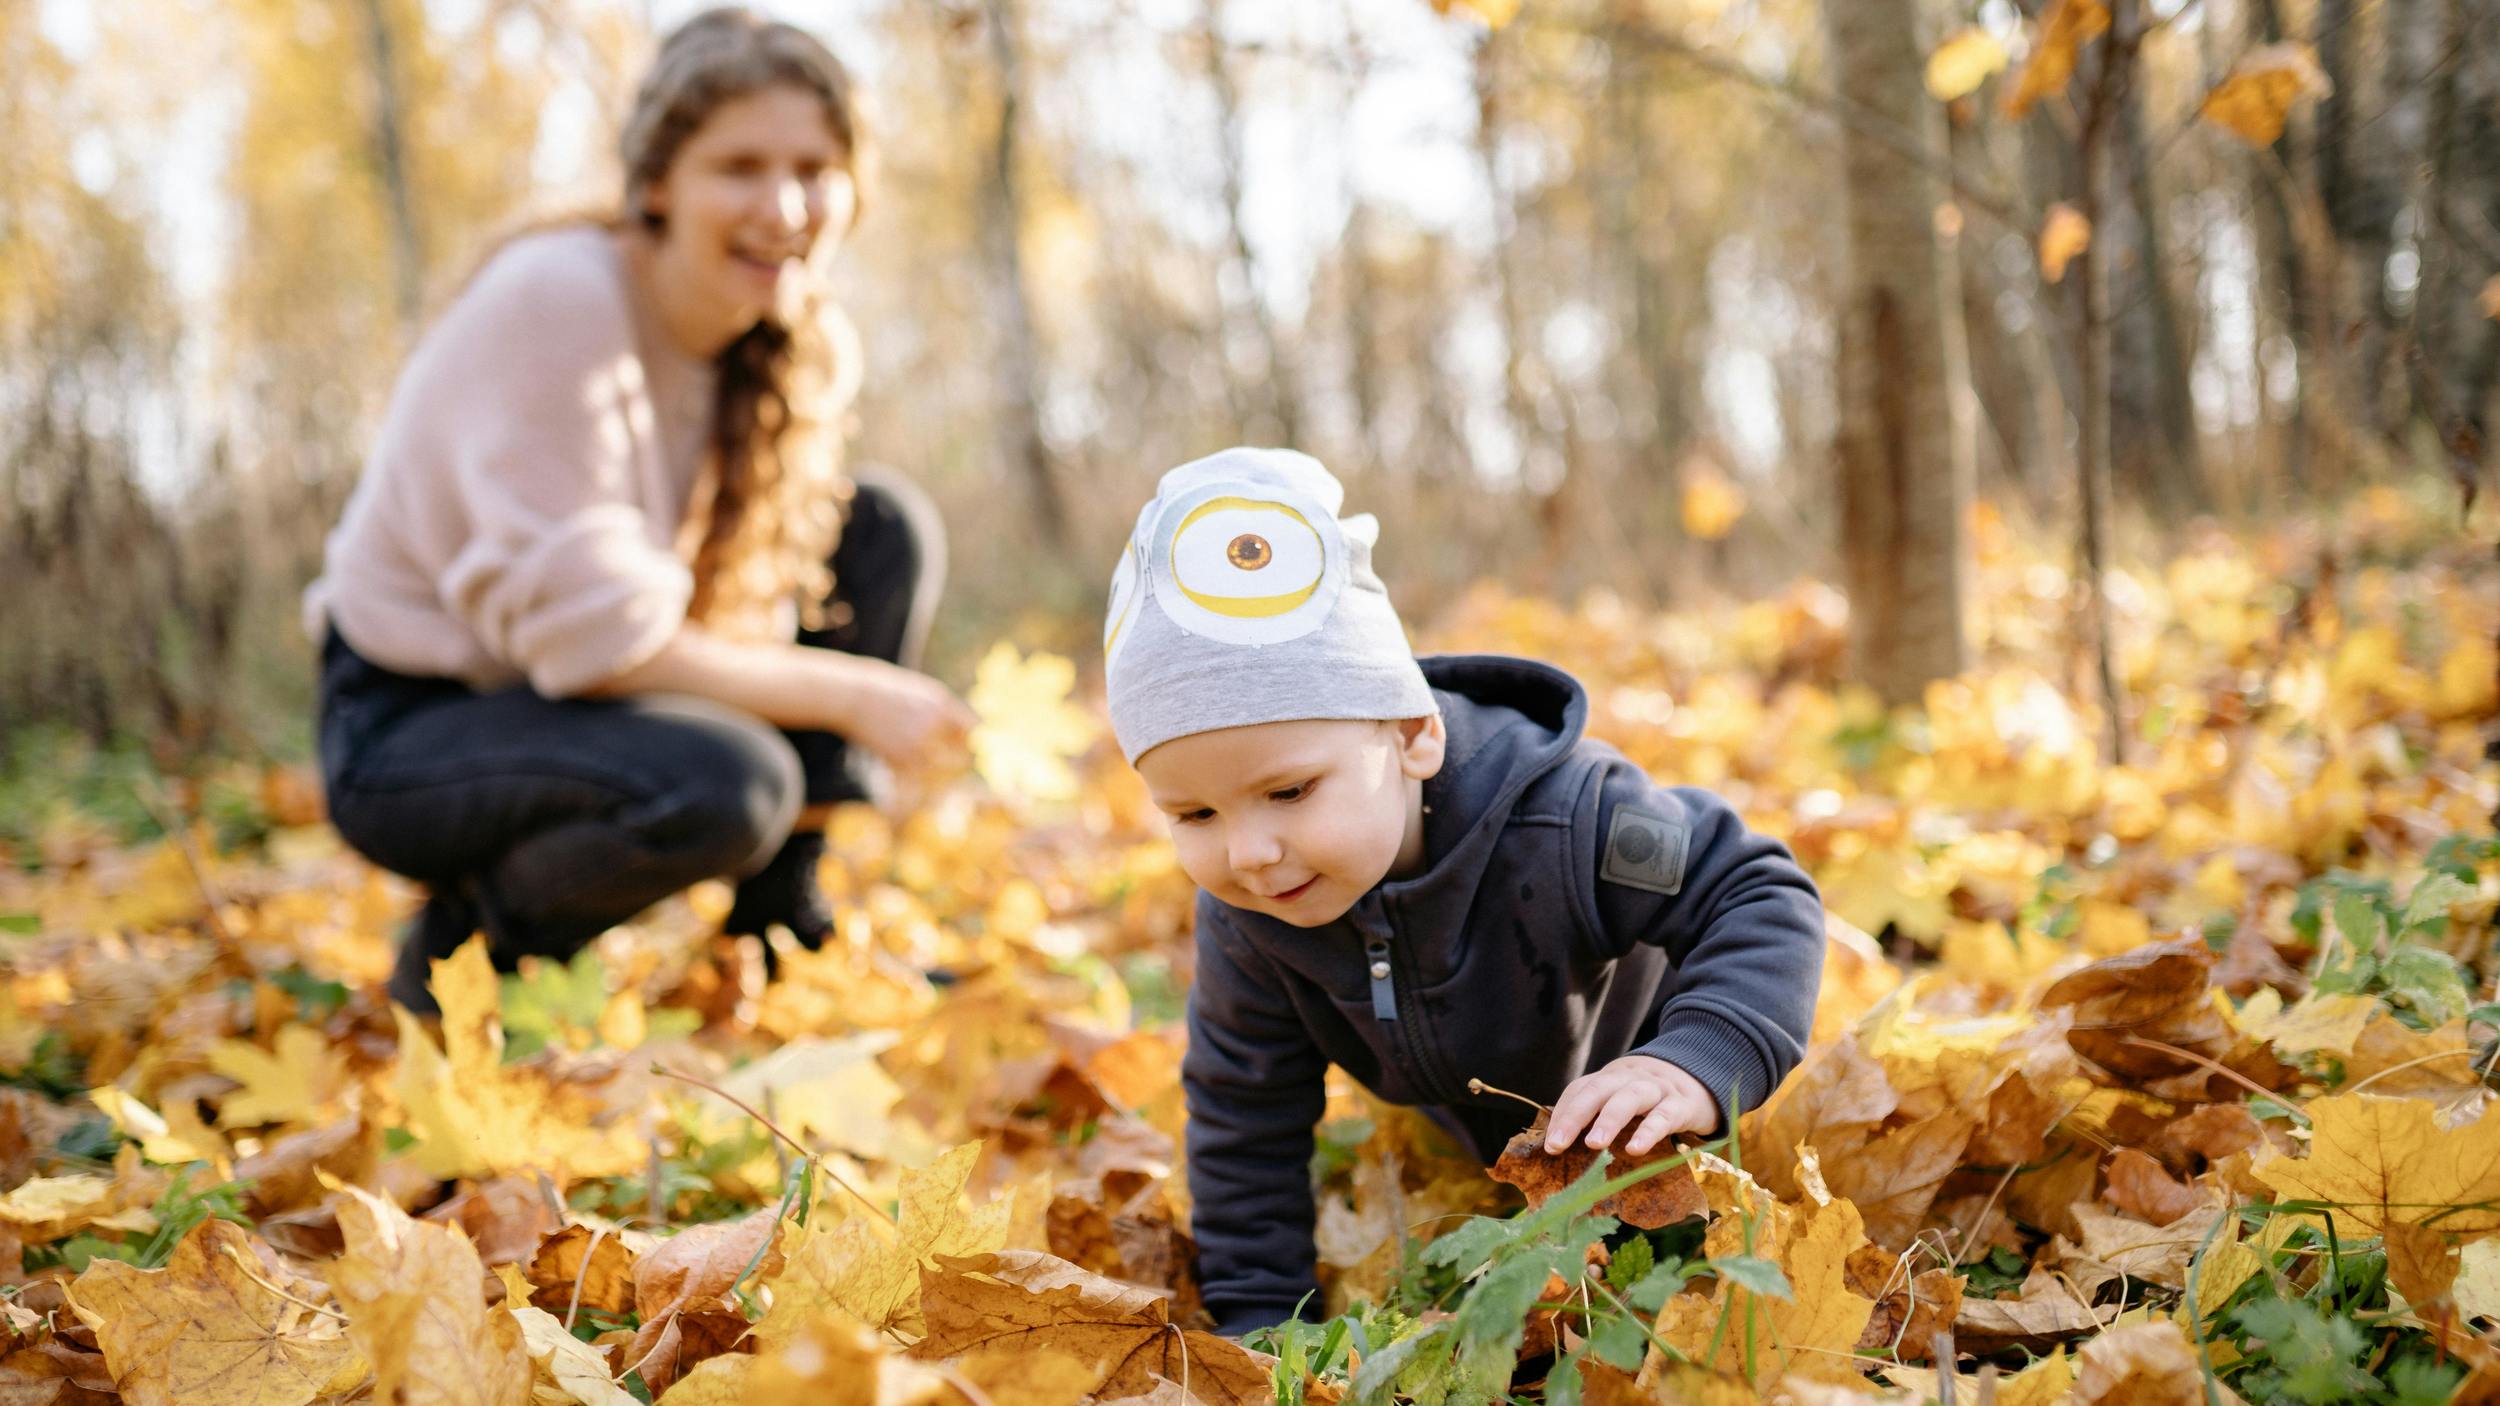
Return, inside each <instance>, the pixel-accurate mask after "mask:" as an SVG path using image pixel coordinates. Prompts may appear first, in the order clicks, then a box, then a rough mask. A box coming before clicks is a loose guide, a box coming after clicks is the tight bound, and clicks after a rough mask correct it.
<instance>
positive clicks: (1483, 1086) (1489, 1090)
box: [1467, 1079, 1554, 1113]
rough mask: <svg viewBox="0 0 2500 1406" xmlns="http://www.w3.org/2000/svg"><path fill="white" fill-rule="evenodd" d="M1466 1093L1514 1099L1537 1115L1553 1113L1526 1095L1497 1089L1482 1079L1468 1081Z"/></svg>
mask: <svg viewBox="0 0 2500 1406" xmlns="http://www.w3.org/2000/svg"><path fill="white" fill-rule="evenodd" d="M1467 1092H1469V1093H1471V1094H1477V1095H1483V1094H1500V1095H1501V1096H1502V1097H1504V1098H1515V1099H1517V1100H1519V1101H1520V1102H1521V1103H1524V1104H1526V1105H1528V1106H1529V1107H1530V1108H1533V1109H1535V1110H1536V1111H1537V1112H1539V1113H1551V1112H1553V1111H1554V1110H1553V1109H1551V1108H1548V1107H1546V1106H1545V1105H1544V1104H1541V1103H1539V1102H1537V1101H1536V1100H1535V1099H1532V1098H1530V1097H1528V1096H1527V1095H1526V1094H1515V1093H1512V1092H1511V1091H1510V1090H1508V1089H1497V1088H1495V1087H1493V1086H1492V1085H1491V1084H1488V1083H1486V1082H1485V1081H1483V1080H1482V1079H1470V1080H1468V1081H1467Z"/></svg>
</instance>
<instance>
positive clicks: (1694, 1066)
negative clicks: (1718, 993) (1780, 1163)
mask: <svg viewBox="0 0 2500 1406" xmlns="http://www.w3.org/2000/svg"><path fill="white" fill-rule="evenodd" d="M1632 1053H1634V1054H1639V1055H1648V1056H1649V1057H1650V1058H1652V1059H1663V1060H1665V1061H1666V1062H1667V1063H1669V1064H1672V1065H1674V1066H1675V1067H1676V1068H1678V1069H1681V1070H1683V1071H1684V1072H1685V1073H1687V1074H1690V1075H1692V1076H1693V1077H1694V1078H1695V1079H1698V1080H1700V1081H1701V1086H1702V1087H1703V1088H1705V1089H1708V1090H1709V1091H1710V1098H1711V1101H1712V1102H1714V1103H1716V1104H1717V1105H1718V1107H1719V1119H1720V1121H1719V1124H1718V1126H1715V1127H1713V1128H1712V1129H1711V1132H1712V1134H1713V1135H1716V1134H1717V1133H1719V1132H1722V1131H1724V1130H1725V1127H1726V1118H1727V1106H1728V1102H1729V1100H1730V1098H1731V1097H1732V1098H1733V1099H1734V1100H1735V1101H1736V1111H1737V1112H1738V1113H1743V1112H1745V1111H1746V1110H1747V1109H1750V1108H1753V1107H1755V1106H1757V1105H1759V1104H1760V1103H1761V1102H1762V1101H1763V1100H1764V1099H1766V1098H1768V1097H1770V1095H1771V1090H1770V1083H1771V1074H1770V1070H1768V1069H1767V1068H1765V1067H1764V1065H1763V1060H1762V1054H1761V1052H1760V1051H1759V1050H1758V1049H1756V1048H1755V1045H1754V1040H1753V1036H1752V1034H1751V1032H1749V1031H1747V1030H1746V1029H1745V1028H1744V1027H1743V1026H1741V1025H1739V1024H1737V1023H1736V1022H1735V1021H1732V1020H1730V1019H1728V1018H1727V1017H1726V1016H1723V1015H1720V1014H1719V1013H1718V1012H1716V1011H1713V1010H1711V1009H1709V1008H1708V1007H1706V1006H1670V1007H1668V1009H1667V1011H1666V1017H1665V1020H1664V1022H1663V1023H1662V1028H1661V1029H1660V1030H1659V1032H1658V1038H1656V1039H1654V1040H1652V1041H1650V1042H1649V1043H1648V1044H1646V1045H1642V1046H1641V1047H1639V1048H1638V1049H1635V1050H1633V1051H1632Z"/></svg>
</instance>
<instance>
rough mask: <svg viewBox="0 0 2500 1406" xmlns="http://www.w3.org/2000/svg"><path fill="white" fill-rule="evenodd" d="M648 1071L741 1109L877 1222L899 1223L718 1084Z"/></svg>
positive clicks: (656, 1067) (658, 1067) (655, 1064)
mask: <svg viewBox="0 0 2500 1406" xmlns="http://www.w3.org/2000/svg"><path fill="white" fill-rule="evenodd" d="M651 1072H652V1073H654V1074H657V1075H659V1076H661V1077H662V1078H665V1079H675V1080H677V1081H678V1082H679V1083H684V1084H692V1085H694V1086H695V1087H696V1088H698V1089H701V1090H703V1091H704V1092H705V1093H708V1094H713V1095H716V1096H718V1097H720V1098H724V1099H727V1100H728V1101H729V1102H731V1103H732V1104H735V1105H737V1107H738V1108H740V1109H742V1110H743V1111H744V1112H745V1113H746V1115H747V1116H748V1117H750V1118H752V1119H754V1120H755V1121H756V1122H758V1123H761V1124H763V1125H764V1129H765V1131H767V1132H769V1133H771V1134H772V1135H773V1136H775V1137H777V1138H780V1139H781V1140H782V1141H783V1142H786V1143H788V1144H790V1145H791V1146H792V1147H794V1148H796V1149H798V1153H799V1155H800V1156H801V1157H804V1158H806V1159H807V1160H808V1161H810V1162H813V1163H815V1164H816V1170H818V1171H820V1172H823V1173H824V1174H825V1177H826V1179H827V1180H829V1181H831V1182H832V1183H833V1184H834V1185H836V1186H838V1187H841V1188H842V1189H843V1190H844V1191H847V1192H849V1193H851V1199H852V1200H854V1201H857V1202H858V1203H859V1204H861V1205H863V1206H866V1207H867V1208H868V1209H869V1210H871V1211H873V1212H875V1213H876V1215H877V1217H878V1219H880V1220H883V1221H885V1222H886V1223H887V1224H889V1225H894V1226H897V1227H899V1226H900V1225H901V1224H902V1222H901V1221H899V1220H897V1219H896V1218H894V1217H893V1216H891V1215H888V1214H886V1211H885V1208H884V1207H882V1206H879V1205H878V1204H877V1203H876V1202H874V1201H871V1200H869V1199H868V1198H867V1197H866V1196H864V1195H862V1194H861V1193H860V1190H859V1188H858V1187H855V1186H853V1185H851V1184H850V1183H849V1182H847V1181H844V1180H843V1179H842V1177H841V1176H840V1174H839V1173H837V1172H835V1171H834V1170H833V1168H831V1167H828V1166H826V1165H825V1161H824V1159H823V1158H821V1157H819V1156H817V1155H816V1154H815V1153H814V1152H811V1151H809V1150H808V1147H807V1144H806V1143H803V1142H801V1141H799V1140H798V1139H797V1138H794V1137H792V1136H790V1135H789V1134H788V1133H787V1132H784V1131H783V1130H782V1127H781V1125H780V1124H778V1123H776V1122H774V1121H773V1120H772V1119H770V1118H767V1117H765V1116H764V1115H763V1114H761V1113H759V1112H757V1111H756V1109H755V1106H754V1105H753V1104H751V1103H748V1102H747V1101H746V1100H745V1099H742V1098H740V1097H738V1096H737V1095H736V1094H733V1093H731V1092H730V1091H729V1090H727V1089H724V1088H722V1087H721V1086H720V1085H718V1084H714V1083H709V1082H706V1081H705V1080H702V1079H698V1078H696V1077H695V1076H693V1075H692V1074H687V1073H683V1072H681V1071H678V1070H675V1069H671V1068H669V1067H668V1066H666V1065H664V1064H661V1063H660V1062H659V1061H657V1060H654V1061H652V1063H651Z"/></svg>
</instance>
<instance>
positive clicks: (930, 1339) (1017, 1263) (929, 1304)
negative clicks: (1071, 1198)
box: [911, 1250, 1854, 1406]
mask: <svg viewBox="0 0 2500 1406" xmlns="http://www.w3.org/2000/svg"><path fill="white" fill-rule="evenodd" d="M939 1263H940V1265H941V1268H939V1269H934V1270H925V1271H923V1272H922V1277H921V1290H920V1297H921V1304H922V1311H923V1313H924V1314H925V1315H926V1317H927V1319H928V1324H929V1335H928V1336H927V1337H925V1338H923V1339H921V1341H920V1342H919V1343H917V1344H916V1345H914V1346H913V1348H912V1350H911V1352H912V1355H913V1356H914V1357H919V1358H923V1359H928V1358H946V1357H954V1356H958V1355H960V1354H963V1353H968V1352H974V1351H979V1350H983V1349H991V1350H1011V1351H1015V1352H1019V1353H1053V1352H1055V1353H1065V1354H1067V1355H1068V1356H1071V1357H1075V1358H1077V1359H1078V1360H1080V1361H1087V1362H1098V1363H1101V1364H1103V1365H1102V1368H1101V1372H1102V1375H1101V1379H1100V1381H1099V1383H1098V1384H1097V1385H1096V1386H1095V1388H1094V1396H1095V1398H1096V1399H1097V1400H1102V1401H1116V1400H1119V1399H1121V1398H1123V1397H1129V1396H1143V1395H1147V1394H1149V1393H1151V1392H1153V1391H1154V1390H1155V1387H1156V1381H1157V1379H1158V1378H1160V1379H1162V1380H1164V1381H1172V1382H1177V1381H1180V1380H1181V1379H1182V1378H1183V1377H1184V1376H1186V1377H1187V1378H1188V1380H1189V1384H1190V1393H1191V1395H1192V1396H1194V1397H1195V1398H1196V1399H1198V1400H1200V1401H1203V1402H1206V1403H1208V1404H1209V1406H1237V1404H1238V1406H1249V1403H1265V1402H1267V1401H1269V1400H1271V1399H1272V1393H1271V1391H1270V1386H1269V1382H1270V1377H1271V1374H1272V1372H1273V1370H1274V1366H1275V1359H1274V1358H1272V1357H1268V1356H1266V1355H1265V1354H1262V1353H1254V1352H1251V1351H1250V1350H1249V1349H1247V1348H1244V1347H1242V1346H1241V1345H1240V1344H1239V1343H1236V1342H1232V1341H1230V1340H1228V1339H1225V1338H1219V1337H1216V1336H1215V1335H1213V1334H1211V1333H1201V1332H1196V1331H1194V1330H1189V1331H1181V1330H1177V1325H1175V1324H1174V1323H1173V1322H1172V1321H1171V1317H1170V1303H1171V1301H1170V1300H1169V1299H1167V1298H1164V1297H1163V1296H1161V1295H1158V1294H1152V1293H1148V1292H1147V1291H1145V1290H1142V1289H1133V1288H1130V1287H1128V1286H1126V1285H1122V1284H1117V1283H1114V1282H1113V1281H1111V1280H1108V1279H1105V1278H1103V1277H1102V1276H1100V1275H1098V1274H1089V1273H1087V1272H1085V1271H1084V1270H1081V1269H1079V1268H1077V1267H1076V1266H1075V1265H1072V1264H1069V1263H1068V1262H1067V1261H1065V1260H1062V1259H1059V1258H1057V1257H1056V1256H1052V1255H1043V1254H1036V1253H1034V1252H1032V1251H1030V1250H1007V1251H1002V1252H1000V1253H997V1254H993V1255H984V1256H978V1257H974V1258H968V1259H963V1258H955V1257H951V1256H950V1257H943V1258H941V1259H940V1261H939ZM1852 1336H1853V1337H1854V1333H1853V1334H1852Z"/></svg>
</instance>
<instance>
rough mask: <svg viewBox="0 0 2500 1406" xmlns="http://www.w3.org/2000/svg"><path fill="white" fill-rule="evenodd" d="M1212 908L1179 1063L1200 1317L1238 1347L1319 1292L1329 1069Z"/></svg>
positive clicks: (1203, 929) (1203, 909)
mask: <svg viewBox="0 0 2500 1406" xmlns="http://www.w3.org/2000/svg"><path fill="white" fill-rule="evenodd" d="M1211 906H1212V905H1211V904H1210V902H1209V901H1208V900H1206V899H1205V898H1203V897H1201V899H1200V901H1199V912H1198V974H1197V978H1196V980H1195V981H1194V982H1192V983H1191V986H1190V990H1189V1052H1188V1054H1187V1055H1186V1056H1185V1057H1184V1058H1183V1060H1182V1061H1181V1087H1182V1090H1183V1093H1184V1095H1185V1097H1186V1098H1187V1100H1188V1105H1189V1130H1188V1142H1189V1195H1190V1201H1191V1203H1192V1206H1193V1208H1194V1209H1193V1210H1192V1212H1191V1218H1190V1232H1191V1234H1192V1235H1193V1236H1194V1237H1196V1239H1197V1241H1198V1276H1199V1285H1200V1291H1201V1294H1202V1296H1203V1297H1204V1299H1205V1302H1206V1306H1207V1311H1208V1312H1209V1313H1211V1314H1213V1315H1214V1316H1215V1321H1216V1325H1217V1331H1219V1332H1222V1333H1224V1334H1226V1335H1227V1336H1234V1337H1238V1336H1240V1335H1241V1334H1243V1333H1247V1332H1250V1331H1252V1330H1253V1329H1257V1328H1264V1327H1268V1326H1270V1325H1272V1324H1276V1323H1281V1322H1283V1321H1285V1320H1286V1319H1288V1318H1291V1317H1293V1316H1294V1310H1295V1308H1296V1306H1297V1305H1299V1304H1301V1302H1302V1300H1303V1298H1304V1297H1305V1296H1306V1295H1310V1294H1313V1293H1315V1292H1316V1291H1317V1289H1318V1287H1319V1278H1318V1263H1319V1255H1318V1251H1317V1250H1316V1248H1315V1247H1314V1246H1313V1243H1312V1239H1311V1235H1312V1230H1313V1227H1314V1225H1315V1223H1316V1221H1317V1219H1318V1216H1317V1205H1316V1202H1315V1201H1314V1199H1313V1197H1312V1193H1311V1151H1312V1147H1313V1135H1312V1130H1313V1129H1314V1128H1315V1127H1316V1126H1317V1125H1318V1123H1319V1119H1320V1115H1321V1114H1322V1113H1323V1112H1324V1111H1325V1110H1326V1104H1327V1095H1326V1087H1325V1078H1326V1075H1327V1072H1328V1061H1327V1059H1326V1058H1325V1057H1324V1056H1323V1055H1321V1053H1320V1052H1319V1048H1318V1047H1317V1046H1316V1045H1315V1044H1313V1043H1312V1041H1311V1037H1310V1035H1309V1033H1308V1032H1307V1031H1305V1030H1304V1029H1303V1027H1302V1022H1301V1020H1300V1018H1299V1017H1298V1016H1297V1015H1296V1014H1295V1013H1294V1009H1293V1005H1292V1003H1291V1001H1289V1000H1288V999H1287V998H1286V997H1285V995H1284V993H1283V991H1282V990H1280V989H1279V984H1278V982H1277V980H1276V978H1275V976H1274V974H1273V973H1272V972H1271V971H1269V970H1267V968H1266V964H1265V963H1263V962H1260V961H1259V960H1258V958H1257V955H1256V954H1255V953H1253V952H1251V951H1249V950H1248V949H1246V948H1244V949H1242V950H1240V951H1239V952H1238V953H1236V952H1235V951H1234V950H1232V949H1231V947H1230V946H1229V944H1227V943H1226V942H1225V941H1223V940H1222V934H1221V932H1220V930H1219V926H1218V925H1219V924H1220V922H1221V919H1220V917H1217V918H1211V917H1210V916H1209V911H1208V910H1209V908H1210V907H1211Z"/></svg>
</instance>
